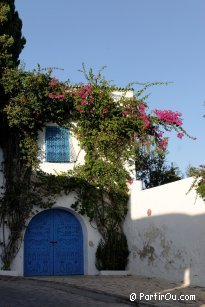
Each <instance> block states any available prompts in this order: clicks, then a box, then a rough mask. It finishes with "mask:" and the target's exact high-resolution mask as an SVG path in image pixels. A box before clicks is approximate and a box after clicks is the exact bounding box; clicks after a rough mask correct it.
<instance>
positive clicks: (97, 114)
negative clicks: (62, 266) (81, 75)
mask: <svg viewBox="0 0 205 307" xmlns="http://www.w3.org/2000/svg"><path fill="white" fill-rule="evenodd" d="M51 73H52V71H51V70H49V71H47V72H45V71H41V70H40V69H38V70H36V71H33V72H25V71H24V70H22V69H12V70H11V69H10V70H6V71H5V73H4V76H3V79H2V84H3V86H4V90H5V93H6V94H7V95H8V97H9V98H8V103H7V104H6V105H5V107H4V110H3V114H4V118H5V121H6V122H7V124H8V127H9V129H10V130H9V133H10V136H11V138H9V139H8V140H10V141H8V142H7V143H6V144H7V145H6V146H7V147H6V146H3V150H5V151H6V148H7V149H8V145H9V144H10V145H9V146H10V155H9V156H8V155H7V159H6V161H5V176H6V192H5V195H4V196H3V198H2V199H1V208H2V212H3V215H2V216H3V218H4V217H6V218H7V219H8V220H9V223H8V224H9V227H10V229H11V235H10V237H9V238H10V239H9V242H8V244H7V245H5V244H4V245H5V246H4V253H3V257H2V260H3V262H4V264H5V263H6V265H5V266H7V267H8V266H9V264H10V262H11V260H12V259H13V257H14V255H15V248H16V241H18V240H19V239H20V233H21V231H22V230H23V228H24V227H25V221H26V219H27V218H28V217H29V215H30V213H31V211H32V208H33V205H35V204H40V205H42V206H43V207H45V206H46V200H47V205H49V206H50V205H52V203H53V202H54V199H52V197H54V198H55V196H56V195H58V194H59V193H61V192H64V193H66V194H69V193H70V192H71V191H75V192H76V194H77V199H76V202H75V203H74V204H73V208H74V209H75V210H77V211H78V212H79V213H80V214H87V216H88V217H90V219H91V220H93V219H94V220H95V222H96V224H97V227H98V230H99V232H100V233H101V235H102V238H103V240H104V243H103V245H102V244H101V245H100V247H99V248H101V252H98V255H99V254H101V255H103V254H104V252H103V250H102V249H103V248H106V246H113V251H112V253H111V254H112V255H115V257H114V256H113V259H114V260H112V259H107V258H106V259H107V260H106V261H108V262H109V265H108V267H109V268H111V267H112V263H113V267H115V268H116V261H117V259H118V257H119V258H120V259H121V260H120V261H119V263H120V264H119V266H118V269H122V268H124V267H125V265H126V261H127V260H126V259H125V261H124V262H123V263H124V264H123V265H122V255H118V252H119V251H118V249H117V246H119V244H120V242H119V241H120V240H121V243H122V242H123V243H122V244H126V243H125V242H126V240H125V238H124V234H123V231H122V223H123V220H124V218H125V216H126V213H127V201H128V192H129V184H132V182H133V174H131V173H130V172H129V171H128V169H127V168H126V165H127V164H129V163H134V158H135V153H136V148H138V147H139V146H141V145H143V146H144V145H146V144H150V143H151V144H156V146H158V147H160V148H161V149H165V148H166V146H167V142H168V138H167V137H166V136H164V133H165V131H166V130H167V131H171V130H175V131H176V133H177V134H178V137H179V138H181V137H182V136H183V135H187V134H186V132H185V131H184V129H183V128H182V119H181V115H180V113H178V112H172V111H169V110H168V111H160V110H155V111H153V112H149V109H148V106H147V103H146V102H145V99H144V98H143V97H141V96H140V94H142V93H143V91H144V90H145V89H146V88H147V87H148V86H149V85H148V84H146V85H145V86H144V89H141V90H140V91H137V92H136V93H134V91H133V90H132V89H130V88H129V87H128V88H124V89H123V90H119V91H118V93H119V96H118V99H115V98H114V97H113V95H112V93H113V91H114V90H115V91H116V90H117V89H116V88H115V87H114V86H113V85H110V84H109V83H108V82H107V81H106V80H105V79H103V78H101V75H100V74H98V76H97V77H96V76H94V75H93V74H92V70H91V71H90V73H89V75H87V83H86V84H79V85H75V86H71V84H69V83H68V82H64V83H63V82H60V81H59V80H57V79H56V78H53V77H52V76H51ZM130 91H131V92H133V96H132V95H130V93H131V92H130ZM131 96H132V97H131ZM49 122H54V123H57V124H58V125H61V126H64V127H68V128H69V129H70V130H71V133H73V134H74V135H75V136H76V138H77V139H78V141H79V142H80V145H81V147H82V148H83V149H84V150H85V153H86V155H85V161H84V164H83V165H76V166H75V167H74V169H73V170H72V171H70V172H68V173H65V174H60V175H57V174H56V175H49V174H45V173H43V172H42V171H38V164H39V160H38V157H39V148H38V144H37V138H38V132H39V130H41V129H42V128H43V127H44V126H45V125H46V124H47V123H49ZM9 142H10V143H9ZM12 144H13V145H12ZM14 144H15V146H14ZM7 152H8V150H7ZM17 170H18V172H17ZM19 173H21V174H25V176H23V177H22V176H18V174H19ZM20 181H21V182H20ZM25 187H26V189H25ZM12 193H13V194H12ZM11 195H15V202H14V201H13V200H12V197H11ZM14 204H15V205H14ZM17 212H18V214H17ZM11 217H12V218H11ZM14 225H15V227H16V225H18V227H17V228H15V227H14ZM12 227H13V228H15V236H14V235H13V236H12V229H13V228H12ZM113 236H115V238H114V237H113ZM113 240H114V241H113ZM113 242H115V244H114V243H113ZM114 246H115V247H116V250H114ZM120 246H121V245H120ZM122 250H123V255H125V254H126V255H127V256H128V252H126V250H127V246H124V248H122ZM106 261H105V262H106ZM113 261H114V262H115V263H114V262H113ZM105 262H104V261H98V264H99V263H104V264H103V265H104V266H105V267H103V268H106V264H105Z"/></svg>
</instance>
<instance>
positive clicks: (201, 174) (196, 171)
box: [188, 165, 205, 201]
mask: <svg viewBox="0 0 205 307" xmlns="http://www.w3.org/2000/svg"><path fill="white" fill-rule="evenodd" d="M188 175H189V176H193V177H194V182H193V184H192V186H191V188H190V190H191V189H192V188H195V190H196V192H197V194H198V195H199V196H200V197H201V198H202V199H203V200H204V201H205V165H200V166H199V167H198V168H196V167H193V166H190V167H189V169H188Z"/></svg>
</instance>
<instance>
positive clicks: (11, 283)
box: [0, 276, 205, 307]
mask: <svg viewBox="0 0 205 307" xmlns="http://www.w3.org/2000/svg"><path fill="white" fill-rule="evenodd" d="M131 293H134V294H133V295H132V297H131V298H132V300H133V301H132V302H131V301H130V294H131ZM143 294H144V297H143V298H141V299H140V295H141V296H142V295H143ZM151 295H152V298H151ZM162 295H166V296H165V297H164V299H163V297H162ZM185 295H186V296H185ZM190 295H195V299H191V298H190ZM171 296H172V297H171ZM8 299H9V300H8ZM186 299H187V300H186ZM84 305H87V306H91V307H92V306H93V307H94V306H119V307H123V306H129V305H130V306H139V307H141V306H160V307H162V306H163V307H166V306H169V307H173V306H174V307H178V306H187V307H189V306H195V307H202V306H203V307H205V288H201V287H185V286H184V285H180V284H174V283H169V282H167V281H165V280H162V279H155V278H145V277H136V276H118V277H117V276H66V277H35V278H34V277H32V278H22V277H1V276H0V307H14V306H15V307H17V306H22V307H34V306H35V307H40V306H42V307H47V306H51V307H55V306H56V307H58V306H73V307H75V306H84Z"/></svg>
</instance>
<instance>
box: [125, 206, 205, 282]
mask: <svg viewBox="0 0 205 307" xmlns="http://www.w3.org/2000/svg"><path fill="white" fill-rule="evenodd" d="M149 213H150V212H148V213H147V214H148V215H149ZM125 233H126V235H127V238H128V244H129V249H130V259H129V270H130V271H131V272H132V273H133V274H134V275H143V276H149V277H160V278H164V279H167V280H170V281H173V282H182V283H183V284H184V285H189V284H191V285H200V286H205V214H202V215H195V216H189V215H185V214H167V215H159V216H152V215H151V214H150V216H147V217H146V218H140V219H135V220H133V219H131V218H130V217H128V218H127V219H126V221H125Z"/></svg>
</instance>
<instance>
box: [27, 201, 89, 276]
mask: <svg viewBox="0 0 205 307" xmlns="http://www.w3.org/2000/svg"><path fill="white" fill-rule="evenodd" d="M56 209H58V210H62V211H67V212H69V213H71V214H73V215H74V216H75V218H76V219H77V220H78V222H79V223H80V225H81V228H82V235H83V267H84V273H83V275H87V274H88V235H87V227H86V225H85V222H84V220H83V218H82V217H81V216H80V214H78V213H77V212H75V211H74V210H71V209H69V208H65V207H62V206H54V207H52V208H48V209H44V210H40V211H39V212H38V213H37V214H35V215H34V216H32V217H31V218H30V219H29V220H28V223H27V226H26V229H25V231H24V241H25V236H26V230H27V227H28V226H29V224H30V222H31V221H32V220H33V219H34V218H35V217H36V216H37V215H38V214H40V213H42V212H44V211H48V210H49V211H50V210H56ZM23 275H24V276H25V244H24V246H23Z"/></svg>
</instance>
